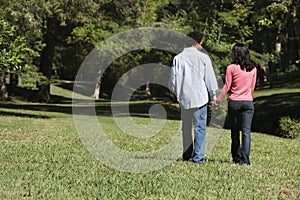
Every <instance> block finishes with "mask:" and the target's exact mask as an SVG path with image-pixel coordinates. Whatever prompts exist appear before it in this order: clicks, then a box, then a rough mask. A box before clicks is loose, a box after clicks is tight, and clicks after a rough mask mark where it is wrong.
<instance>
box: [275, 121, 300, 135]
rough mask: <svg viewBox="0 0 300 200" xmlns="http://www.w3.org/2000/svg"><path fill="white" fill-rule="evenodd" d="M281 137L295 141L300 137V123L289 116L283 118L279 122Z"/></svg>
mask: <svg viewBox="0 0 300 200" xmlns="http://www.w3.org/2000/svg"><path fill="white" fill-rule="evenodd" d="M279 128H280V132H279V134H280V136H282V137H284V138H291V139H294V138H296V137H298V136H299V135H300V123H299V122H298V121H296V120H294V119H291V118H290V117H289V116H285V117H281V118H280V120H279Z"/></svg>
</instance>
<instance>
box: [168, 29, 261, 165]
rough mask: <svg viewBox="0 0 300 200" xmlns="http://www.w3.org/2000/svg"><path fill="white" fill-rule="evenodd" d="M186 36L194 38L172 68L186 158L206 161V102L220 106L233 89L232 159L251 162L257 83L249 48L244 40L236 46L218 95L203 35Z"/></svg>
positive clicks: (231, 105) (192, 34) (231, 99)
mask: <svg viewBox="0 0 300 200" xmlns="http://www.w3.org/2000/svg"><path fill="white" fill-rule="evenodd" d="M187 36H188V37H191V38H192V39H194V41H195V42H194V43H193V44H190V47H187V48H184V50H183V51H182V52H181V53H180V54H178V55H176V56H175V57H174V59H173V64H172V68H171V72H170V87H171V89H172V90H173V92H174V93H175V95H176V97H177V100H178V102H179V103H180V105H181V118H182V135H183V155H182V157H183V160H186V161H192V162H195V163H199V164H204V163H205V158H204V157H205V138H206V121H207V104H208V102H210V104H211V105H212V106H213V107H217V106H218V104H219V103H220V102H221V101H222V100H223V98H224V97H225V96H226V94H227V93H228V92H230V96H229V102H228V114H229V118H230V124H231V142H232V143H231V155H232V161H233V162H234V163H238V164H248V165H250V158H249V156H250V144H251V138H250V131H251V123H252V117H253V113H254V106H253V98H252V93H253V91H254V87H255V83H256V68H255V66H254V64H253V62H252V61H251V59H250V54H249V50H248V48H247V47H246V46H245V45H243V44H236V45H234V46H233V48H232V52H231V58H232V64H230V65H229V66H228V67H227V69H226V77H225V85H224V87H223V88H222V91H221V93H220V94H219V96H218V97H216V93H217V90H218V85H217V80H216V76H215V73H214V69H213V67H212V62H211V60H210V58H209V56H208V55H206V54H204V53H202V52H201V49H202V44H203V35H202V34H201V33H199V32H191V33H189V34H187ZM192 128H194V138H193V137H192ZM240 130H241V131H242V143H240Z"/></svg>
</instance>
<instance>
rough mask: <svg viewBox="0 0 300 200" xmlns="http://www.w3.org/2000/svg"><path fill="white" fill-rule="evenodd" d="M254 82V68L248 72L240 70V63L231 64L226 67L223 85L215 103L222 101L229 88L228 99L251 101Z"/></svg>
mask: <svg viewBox="0 0 300 200" xmlns="http://www.w3.org/2000/svg"><path fill="white" fill-rule="evenodd" d="M255 83H256V68H253V69H252V70H251V71H250V72H247V71H246V69H244V70H242V69H241V67H240V65H237V64H231V65H229V66H228V67H227V69H226V77H225V85H224V86H223V88H222V91H221V93H220V95H219V96H218V98H217V100H216V101H217V103H219V102H220V101H222V99H223V98H224V97H225V95H226V94H227V93H228V92H229V90H231V94H230V96H229V99H231V100H234V101H252V100H253V97H252V94H253V91H254V88H255Z"/></svg>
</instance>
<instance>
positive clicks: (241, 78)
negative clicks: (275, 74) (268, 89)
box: [212, 44, 256, 165]
mask: <svg viewBox="0 0 300 200" xmlns="http://www.w3.org/2000/svg"><path fill="white" fill-rule="evenodd" d="M231 59H232V61H233V62H232V64H231V65H229V66H228V67H227V69H226V79H225V85H224V87H223V89H222V91H221V93H220V95H219V96H218V98H217V100H216V101H213V102H212V105H213V106H218V104H219V103H220V102H221V101H222V99H223V98H224V97H225V95H226V94H227V93H228V92H229V91H230V96H229V102H228V115H229V118H230V124H231V155H232V159H233V162H234V163H239V164H248V165H250V157H249V156H250V145H251V137H250V132H251V123H252V118H253V114H254V106H253V97H252V94H253V91H254V88H255V83H256V67H255V65H254V63H253V62H252V61H251V59H250V54H249V50H248V48H247V47H246V46H245V45H243V44H236V45H234V46H233V48H232V53H231ZM240 130H241V131H242V144H240Z"/></svg>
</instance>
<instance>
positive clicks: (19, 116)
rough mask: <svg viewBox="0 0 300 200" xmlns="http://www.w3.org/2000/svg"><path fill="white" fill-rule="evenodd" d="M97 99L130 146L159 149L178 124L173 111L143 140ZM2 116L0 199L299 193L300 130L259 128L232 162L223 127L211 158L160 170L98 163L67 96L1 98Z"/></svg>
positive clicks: (137, 107) (137, 110)
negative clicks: (291, 133)
mask: <svg viewBox="0 0 300 200" xmlns="http://www.w3.org/2000/svg"><path fill="white" fill-rule="evenodd" d="M56 89H57V90H58V89H59V88H57V87H53V93H55V91H56ZM58 91H59V92H60V94H63V91H62V90H61V89H59V90H58ZM142 103H143V102H135V103H133V104H132V111H133V118H134V120H135V121H136V122H137V123H138V124H147V123H149V119H148V118H147V117H145V116H144V110H143V109H145V108H144V107H143V106H142ZM150 104H151V102H146V105H150ZM96 106H97V109H98V110H97V114H98V115H97V116H98V120H99V122H100V123H101V124H102V126H103V127H105V129H106V130H105V131H106V132H107V133H108V135H109V137H110V139H111V140H113V141H114V142H115V143H116V145H119V146H120V147H121V148H124V149H126V150H136V151H150V150H153V149H157V148H159V147H161V146H163V145H164V144H165V143H166V142H167V141H168V137H170V136H171V135H172V134H173V133H172V129H173V128H174V127H177V126H178V124H180V121H179V119H177V118H176V113H172V116H171V117H170V119H168V120H167V122H166V128H164V129H163V130H162V131H161V133H160V134H158V135H157V136H155V137H153V138H149V139H147V140H146V141H141V140H139V139H134V138H132V137H130V136H126V135H125V134H124V133H121V131H120V130H119V129H118V127H117V126H116V125H115V124H114V122H113V120H112V118H111V116H110V113H109V111H108V110H109V109H108V106H109V104H108V103H107V102H102V101H99V102H97V103H96ZM146 108H148V107H147V106H146ZM102 113H103V114H102ZM0 120H1V122H2V123H1V125H0V152H1V154H0V172H1V173H0V199H22V198H24V199H299V198H300V170H299V166H300V159H299V158H300V150H299V149H300V138H297V139H294V140H290V139H283V138H279V137H276V136H272V135H267V134H261V133H256V132H254V133H252V151H251V162H252V165H250V166H239V165H235V164H232V163H231V158H230V132H229V131H228V130H223V132H222V133H221V136H220V138H219V140H218V142H217V144H216V146H215V147H214V148H213V150H212V151H211V152H209V154H208V155H207V163H206V164H205V165H197V164H193V163H190V162H182V161H176V162H174V163H173V164H171V165H169V166H167V167H165V168H163V169H161V170H158V171H154V172H149V173H128V172H121V171H118V170H115V169H112V168H109V167H107V166H105V165H103V164H101V163H99V161H98V160H97V159H95V158H94V157H93V156H92V155H91V154H90V153H89V152H88V150H87V149H86V148H85V146H84V145H83V143H82V142H81V140H80V138H79V136H78V134H77V132H76V129H75V127H74V121H73V116H72V110H71V104H69V103H65V104H35V103H26V102H21V101H18V102H17V103H15V102H7V103H4V102H2V103H1V106H0Z"/></svg>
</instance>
